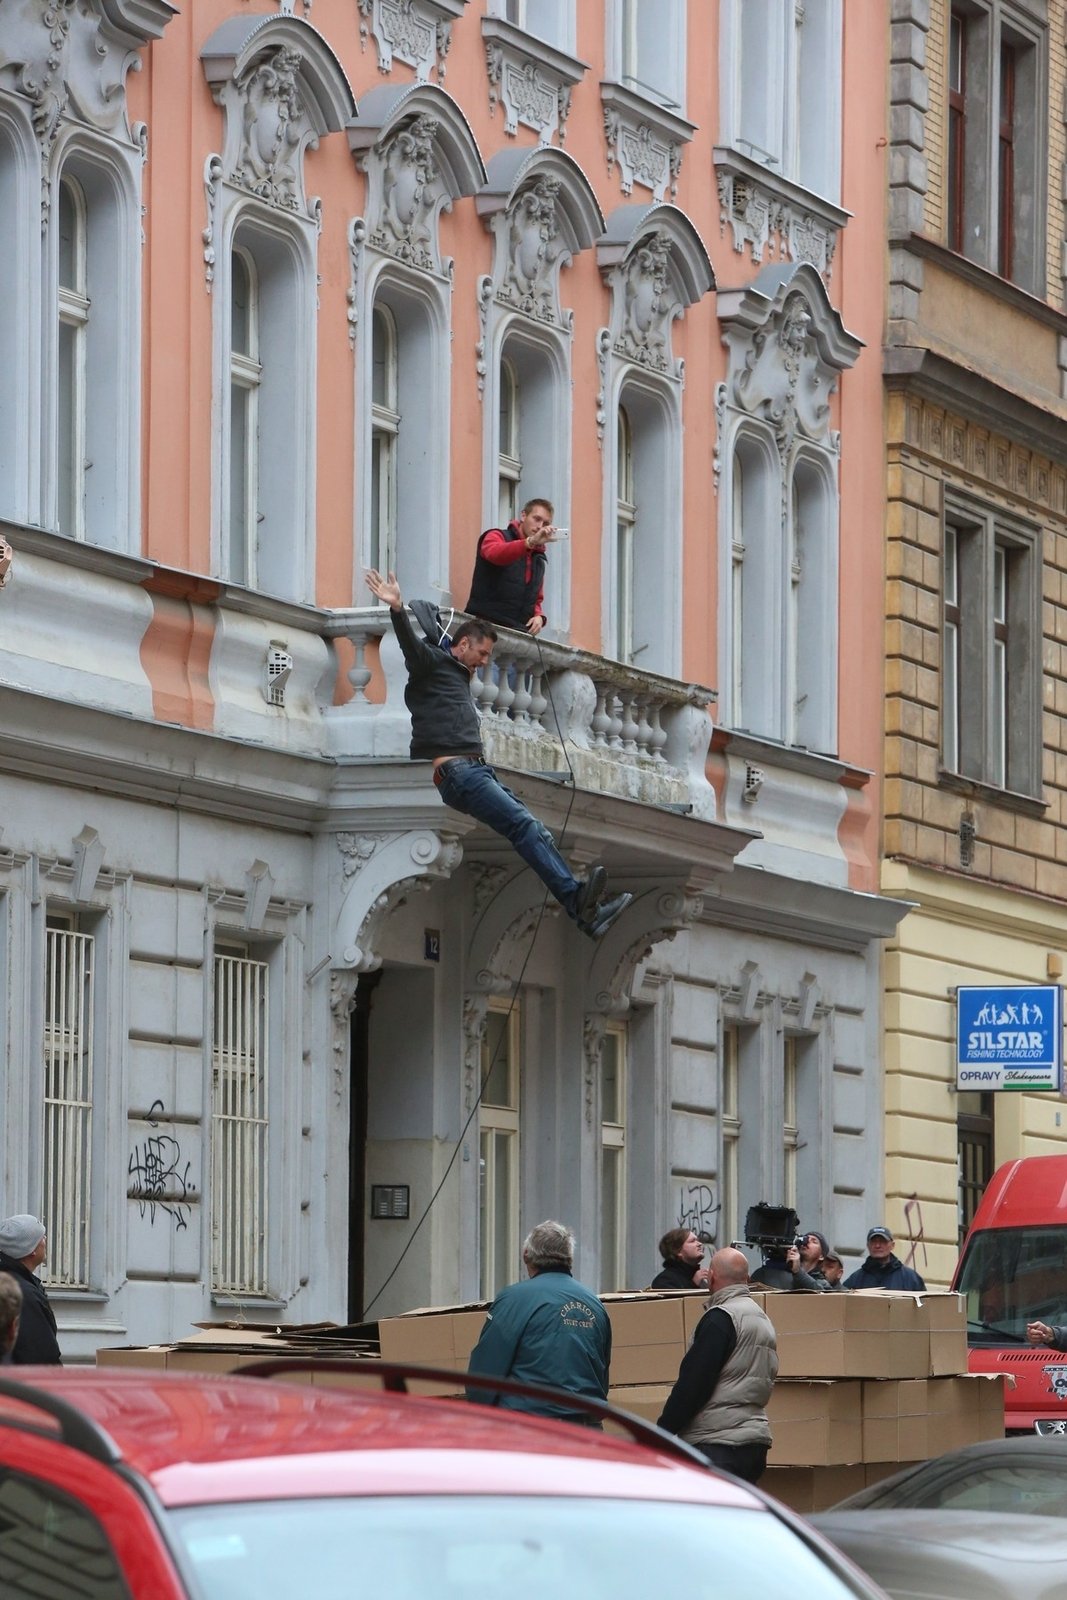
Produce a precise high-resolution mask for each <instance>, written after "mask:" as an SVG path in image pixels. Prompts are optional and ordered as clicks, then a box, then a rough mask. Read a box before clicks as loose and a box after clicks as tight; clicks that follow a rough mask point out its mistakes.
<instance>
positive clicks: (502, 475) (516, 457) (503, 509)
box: [497, 357, 522, 527]
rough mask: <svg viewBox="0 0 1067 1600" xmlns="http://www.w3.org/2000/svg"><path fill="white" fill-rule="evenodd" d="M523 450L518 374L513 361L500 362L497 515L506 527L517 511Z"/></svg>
mask: <svg viewBox="0 0 1067 1600" xmlns="http://www.w3.org/2000/svg"><path fill="white" fill-rule="evenodd" d="M521 478H522V453H521V448H520V443H519V375H518V373H517V372H516V370H515V363H514V361H510V360H508V359H507V358H506V357H505V358H504V360H502V361H501V363H500V448H499V451H498V453H497V482H498V484H499V491H498V495H497V499H498V503H499V508H500V509H499V513H498V515H499V517H500V525H501V527H506V526H507V524H508V523H509V522H510V521H511V520H512V518H513V517H515V516H517V515H518V510H519V482H520V480H521Z"/></svg>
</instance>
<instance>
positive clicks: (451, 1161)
mask: <svg viewBox="0 0 1067 1600" xmlns="http://www.w3.org/2000/svg"><path fill="white" fill-rule="evenodd" d="M451 620H452V619H451V617H450V618H449V623H451ZM533 640H534V644H535V645H536V646H537V657H538V661H539V662H540V666H541V681H542V683H543V684H544V686H545V691H546V693H547V695H548V703H549V705H550V706H551V707H552V721H553V722H554V723H555V726H556V735H557V737H558V739H559V742H560V745H561V747H562V750H563V759H564V761H565V762H566V763H567V771H568V773H569V775H570V791H571V795H570V799H569V800H568V802H567V811H566V815H565V816H564V818H563V826H562V828H561V829H560V831H559V839H558V840H557V843H558V844H559V846H560V847H561V848H562V845H563V841H564V839H565V838H566V836H567V827H568V825H569V823H570V820H571V812H572V810H573V809H574V800H575V796H576V794H577V792H578V789H577V780H576V778H575V776H574V767H573V765H572V764H571V758H570V755H569V754H568V751H567V741H566V740H565V739H564V737H563V729H562V728H561V727H560V723H559V713H558V712H557V711H556V702H555V699H554V698H553V695H552V684H551V682H550V681H549V676H548V670H547V668H546V666H545V658H544V654H543V652H542V650H541V641H540V639H539V638H538V636H537V635H536V634H534V636H533ZM497 892H498V893H499V892H500V891H499V890H498V891H497ZM495 898H496V896H495V895H494V896H493V899H495ZM548 899H549V892H548V890H547V889H546V890H545V897H544V899H543V900H542V901H541V909H540V911H539V912H538V913H537V921H536V923H535V924H534V930H533V937H532V938H531V940H530V943H529V947H528V948H527V951H526V954H525V956H524V957H523V961H522V966H521V967H520V968H519V974H518V977H517V978H516V979H515V982H514V983H513V984H512V988H511V999H510V1000H509V1001H508V1009H507V1011H506V1012H505V1014H504V1021H503V1024H502V1026H501V1029H500V1034H499V1037H498V1039H497V1042H496V1044H495V1046H494V1047H493V1053H492V1055H491V1057H490V1058H489V1065H488V1066H487V1067H486V1069H485V1072H484V1073H483V1074H482V1081H481V1083H480V1085H479V1087H478V1093H477V1096H476V1097H475V1101H474V1104H473V1105H472V1106H471V1109H470V1114H469V1115H468V1117H467V1120H466V1122H465V1123H464V1124H463V1126H462V1128H461V1129H460V1131H459V1138H458V1139H457V1140H456V1148H455V1149H454V1150H453V1152H452V1154H451V1155H450V1156H449V1158H448V1165H447V1167H446V1168H445V1170H444V1172H443V1173H442V1174H441V1177H440V1179H439V1180H438V1183H437V1187H436V1188H435V1189H434V1192H433V1194H432V1195H431V1196H430V1198H429V1200H427V1202H426V1205H425V1206H424V1208H423V1211H422V1215H421V1216H420V1217H419V1220H418V1222H416V1224H415V1226H414V1228H412V1230H411V1233H410V1235H409V1236H408V1241H407V1244H405V1246H404V1248H403V1250H401V1252H400V1254H399V1256H397V1259H396V1263H395V1265H394V1266H393V1269H392V1271H391V1272H390V1274H389V1276H388V1277H387V1278H386V1280H385V1282H384V1283H383V1284H382V1286H381V1288H380V1289H379V1290H378V1292H377V1294H376V1295H375V1296H374V1298H373V1300H369V1301H368V1302H367V1304H366V1305H365V1306H364V1308H363V1317H364V1320H365V1319H366V1318H367V1316H368V1314H369V1313H370V1312H371V1311H372V1310H373V1308H374V1307H375V1306H376V1305H377V1304H378V1301H379V1300H380V1299H381V1297H382V1295H383V1294H384V1293H385V1291H386V1289H388V1287H389V1285H390V1284H391V1283H392V1281H393V1279H394V1278H395V1277H396V1275H397V1273H398V1272H399V1271H400V1268H401V1265H402V1263H403V1261H404V1257H405V1256H406V1255H407V1253H408V1251H409V1250H410V1249H411V1247H412V1245H413V1244H414V1243H415V1238H416V1236H417V1234H418V1232H419V1229H420V1228H421V1227H422V1225H423V1223H424V1222H425V1221H426V1218H427V1217H428V1216H429V1215H430V1212H431V1211H432V1210H433V1208H434V1204H435V1202H436V1200H437V1197H438V1195H439V1194H440V1193H441V1190H442V1189H443V1188H444V1186H445V1184H446V1182H447V1181H448V1175H449V1173H450V1172H451V1171H452V1168H453V1167H454V1166H455V1164H456V1159H457V1157H458V1156H459V1152H460V1151H461V1150H462V1148H463V1144H464V1140H465V1139H466V1137H467V1133H468V1132H469V1130H470V1126H471V1123H472V1122H473V1121H474V1119H475V1117H476V1116H477V1115H478V1111H479V1109H480V1108H481V1104H482V1096H483V1095H484V1094H485V1091H486V1089H487V1088H488V1086H489V1079H490V1078H491V1077H492V1075H493V1069H494V1067H495V1066H496V1060H497V1056H498V1055H499V1054H500V1047H501V1045H502V1044H503V1043H504V1040H505V1039H506V1038H507V1037H508V1023H509V1022H510V1020H511V1013H512V1012H513V1011H514V1009H515V1006H516V1003H517V1001H518V998H519V991H520V990H521V988H522V980H523V978H524V977H525V976H526V968H527V967H528V966H529V964H530V957H531V956H532V955H533V953H534V946H535V945H536V944H537V935H538V934H539V933H540V931H541V924H542V922H543V921H544V918H545V911H546V910H547V908H548ZM490 904H492V901H490ZM485 909H486V911H487V910H488V909H489V907H488V906H487V907H486V908H485ZM484 914H485V913H484V912H483V916H484Z"/></svg>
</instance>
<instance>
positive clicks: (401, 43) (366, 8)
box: [359, 0, 467, 83]
mask: <svg viewBox="0 0 1067 1600" xmlns="http://www.w3.org/2000/svg"><path fill="white" fill-rule="evenodd" d="M466 4H467V0H359V10H360V24H359V43H360V48H361V49H363V50H365V49H366V48H367V39H368V36H370V35H372V34H373V36H374V44H375V48H376V49H377V51H378V70H379V72H392V70H393V61H394V59H395V60H397V61H404V62H406V63H407V65H408V66H409V67H414V68H415V73H416V75H417V77H418V80H419V82H420V83H425V82H426V81H427V80H428V79H429V76H430V73H431V72H432V71H433V70H434V69H435V68H436V71H437V79H438V82H439V83H443V82H444V77H445V58H446V57H447V55H448V52H449V49H450V47H451V44H452V24H453V22H454V21H455V19H456V18H457V17H461V16H462V15H463V8H464V7H465V5H466Z"/></svg>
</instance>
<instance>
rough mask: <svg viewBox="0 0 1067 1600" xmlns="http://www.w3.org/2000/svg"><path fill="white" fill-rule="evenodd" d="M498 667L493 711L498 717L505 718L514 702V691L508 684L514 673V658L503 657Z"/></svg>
mask: <svg viewBox="0 0 1067 1600" xmlns="http://www.w3.org/2000/svg"><path fill="white" fill-rule="evenodd" d="M498 665H499V672H498V674H497V684H496V707H495V710H496V715H497V716H498V717H506V716H507V715H508V713H509V711H510V710H511V707H512V705H513V703H514V700H515V691H514V689H513V688H512V687H511V682H510V680H511V677H512V674H513V673H514V672H515V671H516V663H515V657H514V656H504V657H503V658H502V659H501V661H500V662H499V664H498Z"/></svg>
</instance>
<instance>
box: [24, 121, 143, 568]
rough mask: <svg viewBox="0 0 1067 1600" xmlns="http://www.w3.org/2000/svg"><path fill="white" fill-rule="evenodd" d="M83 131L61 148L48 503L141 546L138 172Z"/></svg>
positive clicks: (49, 339)
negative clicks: (81, 138) (85, 141)
mask: <svg viewBox="0 0 1067 1600" xmlns="http://www.w3.org/2000/svg"><path fill="white" fill-rule="evenodd" d="M132 160H133V158H132V156H130V154H129V152H127V151H125V150H123V149H119V150H116V152H115V155H114V159H112V158H111V155H110V153H108V154H105V153H104V152H103V151H102V150H101V149H99V148H97V147H95V146H94V148H92V149H89V148H87V147H83V146H82V145H81V143H80V142H75V140H74V138H73V137H66V138H64V139H63V140H62V141H61V142H60V143H59V145H58V147H57V155H56V165H55V173H54V176H53V178H52V182H51V189H50V194H51V204H50V206H49V208H48V214H47V218H46V221H45V232H44V236H43V240H42V248H43V250H44V257H45V262H46V275H47V276H46V282H47V286H48V287H47V290H46V293H45V296H44V300H43V304H44V306H45V307H46V308H47V309H46V313H45V314H46V317H47V325H46V326H45V328H44V340H43V356H44V362H43V371H42V376H41V386H40V392H41V396H42V401H41V404H42V411H43V414H44V416H45V418H46V419H47V425H46V427H45V429H44V431H43V436H42V444H43V449H42V454H41V485H40V487H41V501H42V506H43V511H42V516H43V519H44V521H45V523H46V524H47V525H49V526H53V527H56V528H58V529H59V530H60V532H62V533H64V534H66V535H67V536H68V537H70V538H75V539H79V540H85V541H86V542H87V543H90V544H95V545H100V546H104V547H107V548H111V549H121V550H129V549H136V548H137V544H138V527H139V520H138V519H139V515H140V490H139V450H138V429H139V423H140V387H139V379H140V371H139V366H138V360H137V357H138V348H139V346H138V337H139V335H138V319H137V315H136V308H137V306H138V304H139V292H140V222H141V215H140V205H139V192H140V191H139V183H140V178H139V173H140V162H139V159H138V164H137V172H136V175H135V173H134V172H133V171H132V170H131V165H132Z"/></svg>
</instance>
